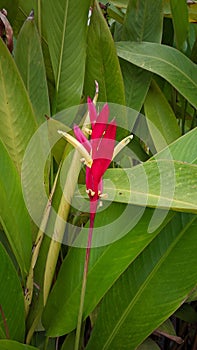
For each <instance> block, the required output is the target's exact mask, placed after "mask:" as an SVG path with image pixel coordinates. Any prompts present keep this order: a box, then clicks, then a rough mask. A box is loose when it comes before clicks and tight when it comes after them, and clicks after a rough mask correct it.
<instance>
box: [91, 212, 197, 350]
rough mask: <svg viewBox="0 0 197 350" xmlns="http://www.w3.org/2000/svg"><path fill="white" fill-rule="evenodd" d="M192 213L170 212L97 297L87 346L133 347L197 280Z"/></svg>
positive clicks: (171, 310) (194, 228) (196, 220)
mask: <svg viewBox="0 0 197 350" xmlns="http://www.w3.org/2000/svg"><path fill="white" fill-rule="evenodd" d="M196 229H197V219H196V216H190V215H183V214H181V215H179V216H177V217H175V218H174V219H173V220H172V221H171V222H170V223H169V224H168V225H167V226H166V228H165V229H164V230H163V231H162V232H161V233H160V234H159V235H158V236H157V237H156V238H155V239H154V241H153V242H151V243H150V245H149V246H148V247H147V248H146V249H145V250H144V251H143V252H142V254H141V255H140V256H138V258H137V259H136V260H135V261H134V262H133V263H132V264H131V266H130V267H129V268H128V269H127V271H126V272H125V273H124V274H123V275H122V276H121V277H120V278H119V280H118V281H117V282H116V283H115V284H114V286H113V287H112V288H111V290H110V291H109V292H108V294H107V295H106V297H105V298H104V300H103V302H102V306H101V308H100V312H99V316H98V318H97V321H96V324H95V326H94V330H93V333H92V337H91V338H90V342H89V344H88V346H87V349H93V348H94V349H95V350H97V349H99V350H101V349H105V350H107V349H114V350H115V349H120V348H121V349H128V350H134V349H136V347H137V346H138V345H139V344H140V343H141V342H142V341H143V340H144V339H145V338H146V337H147V336H148V335H149V334H150V333H151V332H152V331H154V330H155V329H156V328H157V327H158V326H159V325H160V324H162V323H163V322H164V321H165V320H166V319H167V318H168V317H169V316H170V315H171V314H172V313H173V312H174V311H175V310H176V309H177V308H178V307H179V306H180V305H181V304H182V303H183V301H184V300H185V299H186V298H187V296H188V295H189V293H190V292H191V291H192V289H193V288H194V286H195V285H196V283H197V271H196V269H195V267H194V266H195V262H196V247H195V244H194V242H195V240H196Z"/></svg>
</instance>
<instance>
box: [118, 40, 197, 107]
mask: <svg viewBox="0 0 197 350" xmlns="http://www.w3.org/2000/svg"><path fill="white" fill-rule="evenodd" d="M116 47H117V52H118V56H119V57H121V58H123V59H124V60H126V61H129V62H131V63H133V64H135V65H136V66H138V67H141V68H143V69H145V70H148V71H150V72H153V73H156V74H158V75H160V76H161V77H163V78H164V79H166V80H167V81H168V82H169V83H170V84H171V85H173V86H174V87H175V88H176V89H177V90H178V91H179V92H180V94H182V95H183V96H184V97H185V99H187V100H188V102H190V103H191V104H192V105H193V106H194V107H195V108H197V66H196V64H194V63H193V62H192V61H191V60H190V59H189V58H187V57H186V56H184V55H183V54H182V53H181V52H179V51H178V50H176V49H174V48H172V47H169V46H166V45H161V44H157V43H147V42H146V43H145V42H141V43H134V42H123V41H122V42H117V43H116Z"/></svg>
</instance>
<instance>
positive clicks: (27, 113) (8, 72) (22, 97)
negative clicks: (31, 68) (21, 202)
mask: <svg viewBox="0 0 197 350" xmlns="http://www.w3.org/2000/svg"><path fill="white" fill-rule="evenodd" d="M0 55H1V60H0V101H1V103H0V123H1V128H0V138H1V140H2V141H3V143H4V145H5V146H6V148H7V150H8V152H9V154H10V156H11V158H12V160H13V161H14V163H15V165H16V168H17V169H18V171H19V172H20V168H21V163H22V159H23V156H24V152H25V149H26V147H27V144H28V142H29V140H30V138H31V136H32V135H33V133H34V132H35V130H36V126H37V123H36V120H35V116H34V113H33V109H32V106H31V103H30V100H29V98H28V95H27V91H26V89H25V87H24V84H23V82H22V78H21V77H20V74H19V72H18V70H17V68H16V65H15V63H14V61H13V58H12V56H11V55H10V53H9V51H8V50H7V48H6V46H5V45H4V43H3V41H2V40H0Z"/></svg>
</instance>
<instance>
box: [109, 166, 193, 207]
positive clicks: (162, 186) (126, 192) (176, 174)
mask: <svg viewBox="0 0 197 350" xmlns="http://www.w3.org/2000/svg"><path fill="white" fill-rule="evenodd" d="M106 178H107V179H108V180H109V181H110V184H106V186H104V191H105V192H106V193H107V194H108V200H112V199H113V200H114V201H117V202H122V203H130V204H136V205H142V206H146V205H147V206H150V207H158V208H166V209H172V210H178V211H190V212H191V213H197V201H196V192H197V166H196V165H191V164H186V163H183V162H176V161H172V160H157V161H154V160H153V161H147V162H146V163H144V164H142V165H139V166H136V167H133V168H131V169H109V170H108V171H107V173H106ZM111 184H113V185H111Z"/></svg>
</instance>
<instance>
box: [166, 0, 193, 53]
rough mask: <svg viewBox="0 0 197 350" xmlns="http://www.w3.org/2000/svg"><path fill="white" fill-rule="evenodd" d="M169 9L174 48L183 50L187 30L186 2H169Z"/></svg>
mask: <svg viewBox="0 0 197 350" xmlns="http://www.w3.org/2000/svg"><path fill="white" fill-rule="evenodd" d="M170 7H171V12H172V21H173V26H174V32H175V41H176V46H177V48H178V49H179V50H184V49H186V39H187V34H188V29H189V16H188V8H187V2H186V1H185V0H170ZM184 45H185V47H184Z"/></svg>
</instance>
